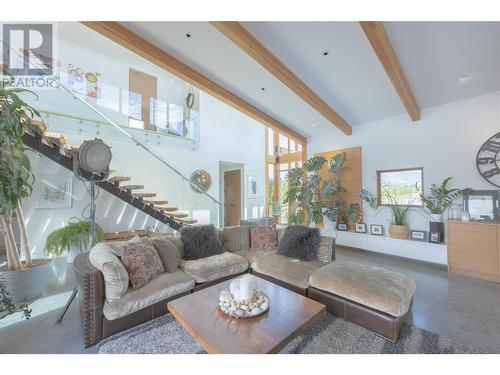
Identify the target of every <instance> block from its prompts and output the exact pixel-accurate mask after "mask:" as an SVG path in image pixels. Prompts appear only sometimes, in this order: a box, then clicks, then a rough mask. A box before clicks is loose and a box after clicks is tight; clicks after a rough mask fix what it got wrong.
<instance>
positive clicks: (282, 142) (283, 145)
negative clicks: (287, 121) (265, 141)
mask: <svg viewBox="0 0 500 375" xmlns="http://www.w3.org/2000/svg"><path fill="white" fill-rule="evenodd" d="M279 146H280V150H279V153H280V155H281V154H288V137H287V136H285V135H283V134H279Z"/></svg>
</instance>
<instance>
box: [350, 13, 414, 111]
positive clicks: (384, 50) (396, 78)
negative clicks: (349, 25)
mask: <svg viewBox="0 0 500 375" xmlns="http://www.w3.org/2000/svg"><path fill="white" fill-rule="evenodd" d="M359 24H360V25H361V28H362V29H363V31H364V33H365V35H366V37H367V38H368V41H369V42H370V44H371V45H372V47H373V50H374V51H375V54H376V55H377V56H378V59H379V60H380V63H381V64H382V66H383V67H384V69H385V72H386V73H387V75H388V76H389V79H390V80H391V82H392V85H393V86H394V88H395V89H396V92H397V94H398V95H399V98H400V99H401V102H402V103H403V105H404V107H405V108H406V111H407V112H408V114H409V115H410V118H411V119H412V120H413V121H418V120H420V108H419V107H418V103H417V101H416V100H415V96H414V95H413V92H412V91H411V88H410V85H409V84H408V80H407V79H406V76H405V74H404V72H403V69H402V68H401V65H400V64H399V60H398V58H397V56H396V54H395V53H394V50H393V49H392V46H391V42H390V41H389V38H388V37H387V34H386V32H385V29H384V25H383V24H382V22H360V23H359Z"/></svg>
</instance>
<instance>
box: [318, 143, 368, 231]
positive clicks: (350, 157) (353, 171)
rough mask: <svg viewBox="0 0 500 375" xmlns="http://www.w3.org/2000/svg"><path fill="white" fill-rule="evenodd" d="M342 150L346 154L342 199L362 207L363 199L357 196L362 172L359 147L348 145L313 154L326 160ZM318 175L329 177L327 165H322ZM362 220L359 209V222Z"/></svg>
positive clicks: (361, 185)
mask: <svg viewBox="0 0 500 375" xmlns="http://www.w3.org/2000/svg"><path fill="white" fill-rule="evenodd" d="M342 152H345V153H346V154H347V160H346V162H345V164H344V170H343V184H342V186H343V187H344V189H346V192H345V194H344V199H345V202H346V206H349V205H350V204H351V203H357V204H359V206H360V207H361V208H362V207H363V200H362V199H361V198H360V196H359V192H360V191H361V189H362V188H363V173H362V159H361V147H359V146H358V147H350V148H344V149H339V150H333V151H326V152H321V153H318V154H315V156H323V157H324V158H325V159H326V160H330V159H331V158H332V157H334V156H335V155H338V154H340V153H342ZM320 176H321V178H322V179H325V180H326V179H330V175H329V173H328V169H327V167H324V168H323V169H322V170H321V172H320ZM362 221H363V212H362V211H361V222H362Z"/></svg>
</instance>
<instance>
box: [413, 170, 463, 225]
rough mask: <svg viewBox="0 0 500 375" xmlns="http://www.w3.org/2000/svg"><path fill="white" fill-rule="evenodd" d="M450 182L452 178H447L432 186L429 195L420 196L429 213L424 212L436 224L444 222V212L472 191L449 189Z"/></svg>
mask: <svg viewBox="0 0 500 375" xmlns="http://www.w3.org/2000/svg"><path fill="white" fill-rule="evenodd" d="M450 180H451V177H447V178H445V179H444V180H443V182H441V184H439V185H436V184H432V185H431V187H430V194H429V195H423V194H421V195H420V196H421V198H422V202H423V203H424V206H425V208H426V209H427V211H425V210H424V212H425V213H428V214H429V216H430V218H431V220H432V221H434V222H441V221H443V212H444V211H445V210H446V209H447V208H448V207H450V206H451V204H452V203H453V201H455V200H456V199H458V198H461V197H462V196H463V195H464V194H466V193H468V192H470V191H471V189H470V188H464V189H449V188H448V183H449V182H450Z"/></svg>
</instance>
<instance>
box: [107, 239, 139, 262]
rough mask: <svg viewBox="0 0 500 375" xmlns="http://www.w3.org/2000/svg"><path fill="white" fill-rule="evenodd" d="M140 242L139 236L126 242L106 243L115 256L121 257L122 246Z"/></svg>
mask: <svg viewBox="0 0 500 375" xmlns="http://www.w3.org/2000/svg"><path fill="white" fill-rule="evenodd" d="M137 242H141V238H140V237H139V236H135V237H132V238H131V239H130V240H128V241H116V242H107V244H108V245H109V247H110V248H111V251H112V252H113V253H114V254H115V255H116V256H117V257H121V256H122V250H123V246H124V245H126V244H129V243H137Z"/></svg>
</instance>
